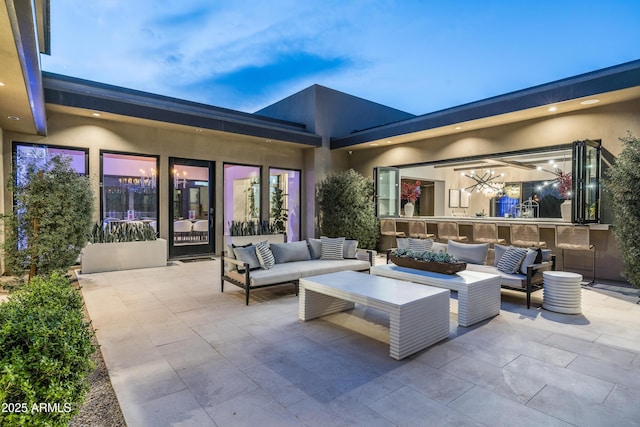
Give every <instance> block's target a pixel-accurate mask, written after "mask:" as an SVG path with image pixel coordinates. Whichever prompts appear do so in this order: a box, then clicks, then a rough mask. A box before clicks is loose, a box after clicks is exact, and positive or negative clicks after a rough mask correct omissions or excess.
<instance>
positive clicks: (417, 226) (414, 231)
mask: <svg viewBox="0 0 640 427" xmlns="http://www.w3.org/2000/svg"><path fill="white" fill-rule="evenodd" d="M409 237H415V238H418V239H430V238H432V237H435V234H429V233H427V223H426V222H424V221H409Z"/></svg>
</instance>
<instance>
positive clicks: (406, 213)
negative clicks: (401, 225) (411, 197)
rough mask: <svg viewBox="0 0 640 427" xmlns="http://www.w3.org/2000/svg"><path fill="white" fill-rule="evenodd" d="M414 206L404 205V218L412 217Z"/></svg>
mask: <svg viewBox="0 0 640 427" xmlns="http://www.w3.org/2000/svg"><path fill="white" fill-rule="evenodd" d="M414 207H415V206H413V203H411V202H408V203H406V204H405V205H404V216H406V217H412V216H413V209H414Z"/></svg>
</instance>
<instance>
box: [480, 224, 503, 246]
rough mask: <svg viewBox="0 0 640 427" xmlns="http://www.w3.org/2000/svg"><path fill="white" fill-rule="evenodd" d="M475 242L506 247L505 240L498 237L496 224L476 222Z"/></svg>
mask: <svg viewBox="0 0 640 427" xmlns="http://www.w3.org/2000/svg"><path fill="white" fill-rule="evenodd" d="M473 241H474V242H478V243H492V244H494V245H495V244H496V243H497V244H500V245H504V244H506V243H507V241H506V240H505V239H500V238H499V237H498V225H497V224H495V223H484V222H474V223H473Z"/></svg>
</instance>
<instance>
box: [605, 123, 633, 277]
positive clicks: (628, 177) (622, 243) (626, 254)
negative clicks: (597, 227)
mask: <svg viewBox="0 0 640 427" xmlns="http://www.w3.org/2000/svg"><path fill="white" fill-rule="evenodd" d="M620 141H622V143H623V145H624V148H623V150H622V152H621V153H620V155H619V156H618V158H617V159H616V161H615V163H614V164H613V165H612V166H611V168H610V169H609V173H608V178H607V180H606V181H605V188H606V190H607V191H608V192H609V194H610V196H611V206H612V208H613V215H614V217H613V234H614V236H615V237H616V241H617V242H618V247H619V248H620V252H621V253H622V258H623V260H624V265H625V271H624V274H623V275H624V277H626V279H627V280H628V281H629V283H631V284H632V285H634V286H637V287H640V169H639V168H638V165H639V164H640V139H638V138H637V137H635V136H633V135H631V134H629V135H627V136H626V137H624V138H620Z"/></svg>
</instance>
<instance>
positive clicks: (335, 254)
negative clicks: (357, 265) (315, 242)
mask: <svg viewBox="0 0 640 427" xmlns="http://www.w3.org/2000/svg"><path fill="white" fill-rule="evenodd" d="M344 240H345V239H344V237H336V238H329V237H325V236H320V241H321V242H322V255H321V256H320V259H331V260H337V259H344V255H343V248H344Z"/></svg>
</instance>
